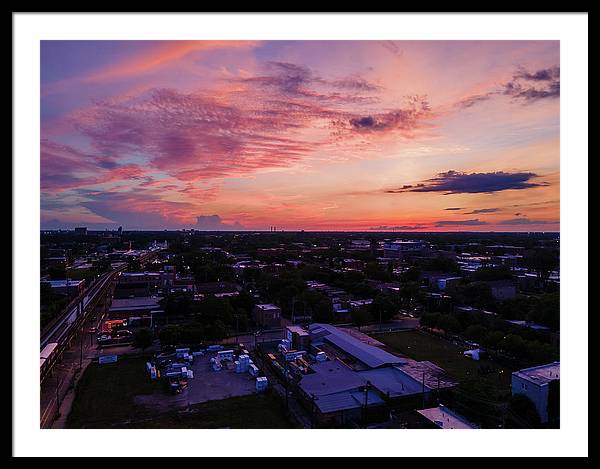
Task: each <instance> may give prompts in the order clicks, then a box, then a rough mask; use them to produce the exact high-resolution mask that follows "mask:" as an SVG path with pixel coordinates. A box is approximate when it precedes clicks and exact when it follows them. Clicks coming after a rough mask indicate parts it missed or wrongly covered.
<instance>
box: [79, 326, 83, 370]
mask: <svg viewBox="0 0 600 469" xmlns="http://www.w3.org/2000/svg"><path fill="white" fill-rule="evenodd" d="M82 364H83V326H81V335H80V336H79V369H80V370H81V366H82Z"/></svg>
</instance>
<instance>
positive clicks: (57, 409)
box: [56, 370, 60, 417]
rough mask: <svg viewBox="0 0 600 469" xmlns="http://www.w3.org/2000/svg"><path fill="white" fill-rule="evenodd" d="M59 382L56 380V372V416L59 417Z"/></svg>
mask: <svg viewBox="0 0 600 469" xmlns="http://www.w3.org/2000/svg"><path fill="white" fill-rule="evenodd" d="M59 390H60V381H59V380H58V370H57V371H56V416H57V417H60V391H59Z"/></svg>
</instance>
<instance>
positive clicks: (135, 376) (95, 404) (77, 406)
mask: <svg viewBox="0 0 600 469" xmlns="http://www.w3.org/2000/svg"><path fill="white" fill-rule="evenodd" d="M146 361H147V358H146V357H127V356H122V357H119V361H118V362H116V363H108V364H104V365H99V364H97V363H92V364H90V365H89V366H88V367H87V368H86V370H85V373H84V374H83V376H82V377H81V380H80V381H79V383H78V384H77V388H76V395H75V401H74V402H73V407H72V408H71V413H70V414H69V417H68V419H67V427H68V428H86V427H88V428H106V427H110V426H112V425H113V424H116V423H119V422H124V421H127V420H129V419H138V418H140V417H142V416H143V415H144V414H145V412H144V409H142V408H140V407H139V406H136V405H135V403H134V397H135V396H136V395H140V394H151V393H153V392H155V391H160V390H161V389H162V386H161V385H160V383H158V382H156V381H150V380H149V379H148V374H147V373H146V370H145V367H144V364H145V362H146Z"/></svg>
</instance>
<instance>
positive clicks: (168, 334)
mask: <svg viewBox="0 0 600 469" xmlns="http://www.w3.org/2000/svg"><path fill="white" fill-rule="evenodd" d="M158 338H159V340H160V344H161V345H162V346H163V347H164V346H165V345H178V344H179V343H180V341H181V331H180V327H179V326H176V325H172V324H171V325H167V326H165V327H163V328H162V329H161V330H160V332H159V334H158Z"/></svg>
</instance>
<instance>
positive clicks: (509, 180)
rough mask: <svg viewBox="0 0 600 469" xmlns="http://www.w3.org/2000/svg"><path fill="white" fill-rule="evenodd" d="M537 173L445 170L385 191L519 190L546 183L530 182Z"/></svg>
mask: <svg viewBox="0 0 600 469" xmlns="http://www.w3.org/2000/svg"><path fill="white" fill-rule="evenodd" d="M536 177H537V174H535V173H531V172H514V173H509V172H504V171H496V172H491V173H463V172H459V171H453V170H450V171H446V172H444V173H439V174H438V175H437V176H436V177H434V178H431V179H427V180H425V181H424V182H421V183H418V184H414V185H413V184H406V185H404V186H402V187H399V188H396V189H388V190H386V191H385V192H387V193H392V194H397V193H403V192H443V193H444V194H445V195H449V194H477V193H493V192H500V191H505V190H521V189H530V188H533V187H540V186H544V185H546V183H543V182H531V180H532V179H534V178H536Z"/></svg>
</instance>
